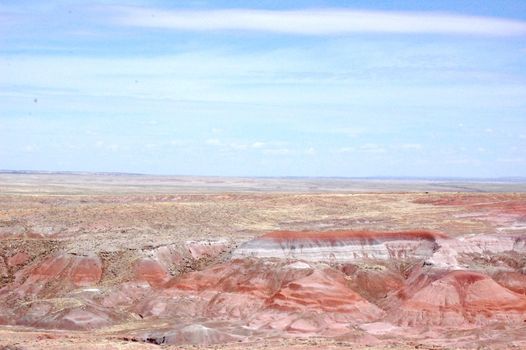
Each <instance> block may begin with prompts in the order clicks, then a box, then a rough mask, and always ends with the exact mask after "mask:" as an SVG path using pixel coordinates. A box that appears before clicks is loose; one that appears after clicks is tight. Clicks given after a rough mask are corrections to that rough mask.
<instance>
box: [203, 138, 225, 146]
mask: <svg viewBox="0 0 526 350" xmlns="http://www.w3.org/2000/svg"><path fill="white" fill-rule="evenodd" d="M205 143H206V144H207V145H211V146H221V145H222V144H223V143H222V142H221V140H219V139H208V140H206V141H205Z"/></svg>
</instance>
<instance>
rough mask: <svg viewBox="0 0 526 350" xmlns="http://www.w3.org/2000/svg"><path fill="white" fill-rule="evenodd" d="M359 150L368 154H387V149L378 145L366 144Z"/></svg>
mask: <svg viewBox="0 0 526 350" xmlns="http://www.w3.org/2000/svg"><path fill="white" fill-rule="evenodd" d="M359 150H360V151H361V152H366V153H385V148H384V147H382V146H380V145H377V144H376V143H366V144H364V145H361V146H360V147H359Z"/></svg>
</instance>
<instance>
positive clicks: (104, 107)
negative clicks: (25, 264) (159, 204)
mask: <svg viewBox="0 0 526 350" xmlns="http://www.w3.org/2000/svg"><path fill="white" fill-rule="evenodd" d="M0 32H2V36H1V47H2V50H1V52H0V168H5V169H54V170H55V171H68V170H70V169H82V170H83V171H89V172H124V173H141V174H196V175H197V176H225V177H232V176H249V177H283V176H299V177H344V178H345V177H350V176H351V177H370V176H371V174H375V175H374V176H379V177H415V178H429V177H437V178H507V177H511V178H513V177H522V176H526V41H525V39H526V1H522V0H506V1H499V2H484V3H481V4H476V6H475V4H474V3H473V2H463V1H453V0H445V1H440V2H422V1H417V0H408V1H393V0H379V1H374V2H371V1H365V0H357V1H353V2H352V4H351V3H349V2H347V1H343V0H298V1H295V2H294V3H288V2H276V1H273V0H262V1H250V0H248V1H239V0H221V1H216V2H207V1H181V2H177V3H174V2H171V1H166V0H154V1H146V0H110V1H105V2H103V3H95V4H94V3H92V2H83V1H74V0H59V1H48V0H44V1H36V0H20V1H16V2H3V3H2V4H0Z"/></svg>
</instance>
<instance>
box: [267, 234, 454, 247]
mask: <svg viewBox="0 0 526 350" xmlns="http://www.w3.org/2000/svg"><path fill="white" fill-rule="evenodd" d="M437 238H447V235H446V234H444V233H440V232H432V231H273V232H269V233H267V234H265V235H263V236H261V237H260V238H259V239H268V240H273V241H276V242H284V241H301V240H317V241H321V242H324V243H325V242H326V243H328V244H331V243H332V244H340V243H341V242H345V241H361V242H368V241H387V240H388V241H392V240H413V239H423V240H428V241H434V240H436V239H437Z"/></svg>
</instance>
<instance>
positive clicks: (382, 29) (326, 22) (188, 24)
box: [114, 7, 526, 36]
mask: <svg viewBox="0 0 526 350" xmlns="http://www.w3.org/2000/svg"><path fill="white" fill-rule="evenodd" d="M115 10H116V15H115V17H114V20H115V22H116V23H117V24H119V25H125V26H136V27H152V28H166V29H174V30H187V31H216V30H247V31H261V32H273V33H287V34H300V35H341V34H352V33H427V34H460V35H483V36H517V35H526V22H523V21H518V20H512V19H503V18H492V17H477V16H465V15H457V14H451V13H435V12H388V11H355V10H349V9H312V10H310V9H309V10H288V11H278V10H250V9H227V10H199V11H194V10H190V11H188V10H160V9H152V8H138V7H117V8H115Z"/></svg>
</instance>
